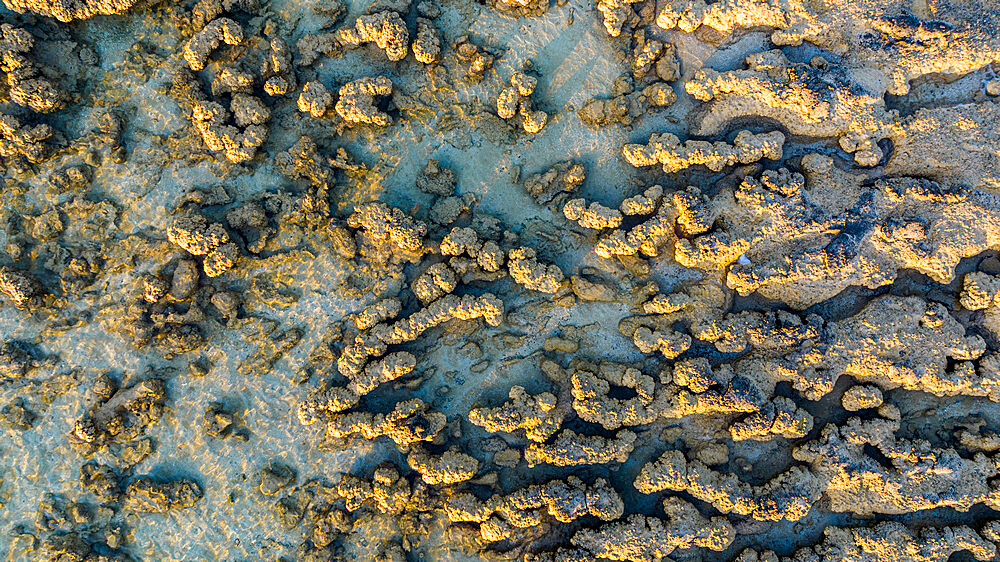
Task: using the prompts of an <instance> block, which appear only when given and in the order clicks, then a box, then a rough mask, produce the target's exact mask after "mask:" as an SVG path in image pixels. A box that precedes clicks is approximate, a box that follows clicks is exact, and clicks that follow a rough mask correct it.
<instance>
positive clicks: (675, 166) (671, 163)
mask: <svg viewBox="0 0 1000 562" xmlns="http://www.w3.org/2000/svg"><path fill="white" fill-rule="evenodd" d="M784 142H785V135H783V134H781V132H780V131H775V132H773V133H764V134H761V135H755V134H753V133H751V132H750V131H740V132H739V133H737V135H736V139H735V140H734V141H733V144H732V145H729V144H726V143H724V142H715V143H711V142H708V141H695V140H689V141H686V142H684V143H683V144H682V143H681V141H680V139H678V138H677V137H676V136H674V135H672V134H670V133H664V134H662V135H655V134H654V135H652V136H650V137H649V143H647V144H646V145H641V144H626V145H625V146H624V147H623V148H622V155H623V156H625V160H626V161H627V162H628V163H629V164H631V165H633V166H636V167H640V166H652V165H654V164H660V165H662V166H663V172H664V173H666V174H670V173H673V172H676V171H679V170H683V169H684V168H687V167H689V166H694V165H702V166H705V167H706V168H708V169H709V170H712V171H713V172H718V171H721V170H722V169H723V168H724V167H726V166H732V165H734V164H750V163H752V162H756V161H758V160H760V159H762V158H767V159H768V160H779V159H780V158H781V146H782V144H784Z"/></svg>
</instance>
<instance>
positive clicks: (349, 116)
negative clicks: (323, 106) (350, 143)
mask: <svg viewBox="0 0 1000 562" xmlns="http://www.w3.org/2000/svg"><path fill="white" fill-rule="evenodd" d="M391 94H392V82H391V81H390V80H389V79H388V78H386V77H385V76H379V77H376V78H359V79H357V80H355V81H353V82H350V83H348V84H345V85H343V86H341V88H340V90H339V91H338V93H337V95H338V99H337V103H336V104H335V105H334V109H336V110H337V114H338V115H340V117H341V118H343V120H344V121H347V122H348V123H351V124H359V123H371V124H373V125H378V126H380V127H386V126H389V125H391V124H392V117H390V116H389V115H388V114H387V113H385V112H383V111H381V110H379V109H378V108H377V107H375V96H388V95H391Z"/></svg>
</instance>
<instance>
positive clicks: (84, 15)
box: [4, 0, 136, 22]
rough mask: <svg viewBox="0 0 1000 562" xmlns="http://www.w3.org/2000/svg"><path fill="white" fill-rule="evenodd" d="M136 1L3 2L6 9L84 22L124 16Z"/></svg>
mask: <svg viewBox="0 0 1000 562" xmlns="http://www.w3.org/2000/svg"><path fill="white" fill-rule="evenodd" d="M135 3H136V0H83V1H80V0H70V1H66V2H56V1H52V0H4V5H5V6H7V8H8V9H10V10H13V11H15V12H18V13H22V14H24V13H33V14H38V15H42V16H48V17H51V18H56V19H57V20H59V21H62V22H70V21H73V20H85V19H88V18H92V17H94V16H96V15H111V14H124V13H125V12H126V11H128V9H129V8H131V7H132V6H133V5H134V4H135Z"/></svg>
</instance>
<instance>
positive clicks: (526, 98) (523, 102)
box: [496, 72, 549, 133]
mask: <svg viewBox="0 0 1000 562" xmlns="http://www.w3.org/2000/svg"><path fill="white" fill-rule="evenodd" d="M537 85H538V79H537V78H535V77H533V76H528V75H527V74H524V73H523V72H515V73H514V74H513V76H511V77H510V86H507V87H506V88H504V89H503V91H501V92H500V96H499V97H497V104H496V105H497V115H499V116H500V117H501V118H502V119H514V118H515V117H516V118H519V120H520V122H521V128H522V129H524V132H526V133H537V132H539V131H541V130H542V127H544V126H545V123H547V122H548V120H549V116H548V114H547V113H545V112H544V111H541V110H532V109H531V94H533V93H534V92H535V87H536V86H537Z"/></svg>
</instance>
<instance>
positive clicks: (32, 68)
mask: <svg viewBox="0 0 1000 562" xmlns="http://www.w3.org/2000/svg"><path fill="white" fill-rule="evenodd" d="M7 7H8V8H11V9H14V8H12V7H11V6H10V5H8V6H7ZM34 45H35V38H34V36H32V35H31V33H29V32H27V31H25V30H24V29H19V28H16V27H14V26H12V25H10V24H6V23H4V24H2V25H0V57H2V60H3V62H2V65H0V71H2V72H3V73H4V77H5V79H6V81H7V95H8V96H10V100H11V101H13V102H14V103H16V104H18V105H20V106H23V107H27V108H29V109H31V110H32V111H35V112H37V113H51V112H53V111H56V110H58V109H62V108H63V107H65V106H66V92H64V91H62V90H60V89H59V88H58V86H56V85H55V84H53V83H52V82H51V81H50V80H48V79H47V78H45V77H44V76H42V75H41V72H40V69H39V67H38V65H37V63H35V62H34V61H33V60H32V59H31V58H30V57H31V54H32V50H33V47H34Z"/></svg>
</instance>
